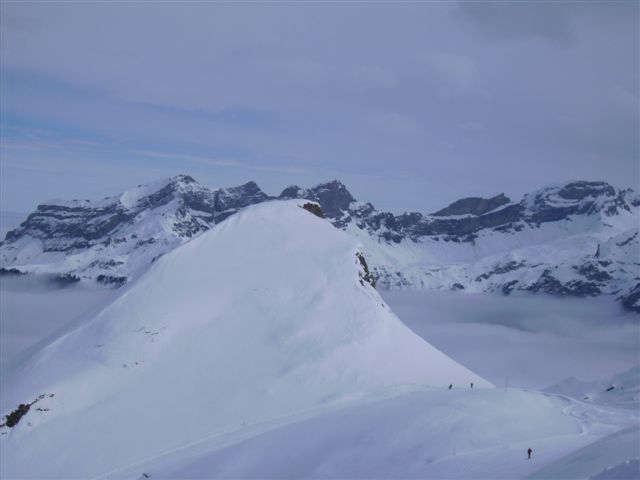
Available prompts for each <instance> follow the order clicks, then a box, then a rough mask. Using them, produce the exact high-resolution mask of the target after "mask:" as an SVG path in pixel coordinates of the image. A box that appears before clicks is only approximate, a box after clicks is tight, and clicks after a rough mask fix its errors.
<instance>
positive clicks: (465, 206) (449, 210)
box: [431, 193, 511, 217]
mask: <svg viewBox="0 0 640 480" xmlns="http://www.w3.org/2000/svg"><path fill="white" fill-rule="evenodd" d="M509 202H511V200H509V198H508V197H506V196H505V195H504V193H501V194H500V195H496V196H495V197H491V198H480V197H469V198H462V199H460V200H457V201H455V202H453V203H452V204H451V205H449V206H448V207H446V208H443V209H442V210H438V211H437V212H435V213H432V214H431V215H433V216H434V217H446V216H450V215H466V214H469V215H483V214H485V213H487V212H490V211H491V210H495V209H496V208H498V207H501V206H502V205H505V204H507V203H509Z"/></svg>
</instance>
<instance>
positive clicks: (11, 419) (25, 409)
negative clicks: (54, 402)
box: [0, 393, 55, 428]
mask: <svg viewBox="0 0 640 480" xmlns="http://www.w3.org/2000/svg"><path fill="white" fill-rule="evenodd" d="M54 396H55V394H54V393H50V394H45V393H43V394H42V395H38V397H37V398H36V399H34V400H33V401H32V402H29V403H21V404H20V405H18V406H17V407H16V409H15V410H13V411H12V412H11V413H9V414H8V415H6V416H5V417H4V418H5V422H4V423H3V424H0V427H9V428H13V427H15V426H16V425H17V424H18V423H19V422H20V420H21V419H22V417H24V416H25V415H26V414H27V413H29V410H30V409H31V407H32V406H33V405H35V404H36V403H38V402H39V401H41V400H44V399H45V398H47V397H49V398H53V397H54ZM37 410H38V411H40V412H48V411H49V409H48V408H38V409H37Z"/></svg>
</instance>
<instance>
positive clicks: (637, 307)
mask: <svg viewBox="0 0 640 480" xmlns="http://www.w3.org/2000/svg"><path fill="white" fill-rule="evenodd" d="M620 300H621V302H622V306H623V307H624V308H625V309H627V310H629V311H630V312H635V313H640V283H638V284H636V285H635V286H634V287H633V288H632V289H631V290H629V291H628V292H627V293H626V294H624V295H622V296H621V297H620Z"/></svg>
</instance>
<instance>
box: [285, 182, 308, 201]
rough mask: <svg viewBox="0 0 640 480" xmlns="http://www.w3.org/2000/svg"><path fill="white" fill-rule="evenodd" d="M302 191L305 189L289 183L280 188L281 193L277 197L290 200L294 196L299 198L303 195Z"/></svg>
mask: <svg viewBox="0 0 640 480" xmlns="http://www.w3.org/2000/svg"><path fill="white" fill-rule="evenodd" d="M304 191H305V190H304V189H303V188H300V187H299V186H298V185H290V186H288V187H287V188H285V189H284V190H282V193H281V194H280V195H278V199H279V200H291V199H295V198H300V197H301V196H303V192H304Z"/></svg>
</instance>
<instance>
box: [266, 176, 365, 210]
mask: <svg viewBox="0 0 640 480" xmlns="http://www.w3.org/2000/svg"><path fill="white" fill-rule="evenodd" d="M278 198H279V199H281V200H287V199H292V198H306V199H308V200H313V201H316V202H318V203H320V204H321V205H322V208H323V210H324V212H325V213H326V215H327V216H328V217H330V218H339V217H340V216H342V212H343V211H345V210H348V208H349V206H350V205H351V204H352V203H354V202H356V199H355V198H354V197H353V195H351V193H350V192H349V190H348V189H347V187H346V186H345V185H344V184H343V183H342V182H341V181H339V180H331V181H329V182H324V183H320V184H318V185H316V186H315V187H312V188H307V189H304V188H300V187H299V186H298V185H291V186H289V187H287V188H285V189H284V190H283V191H282V193H281V194H280V195H279V196H278Z"/></svg>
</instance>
